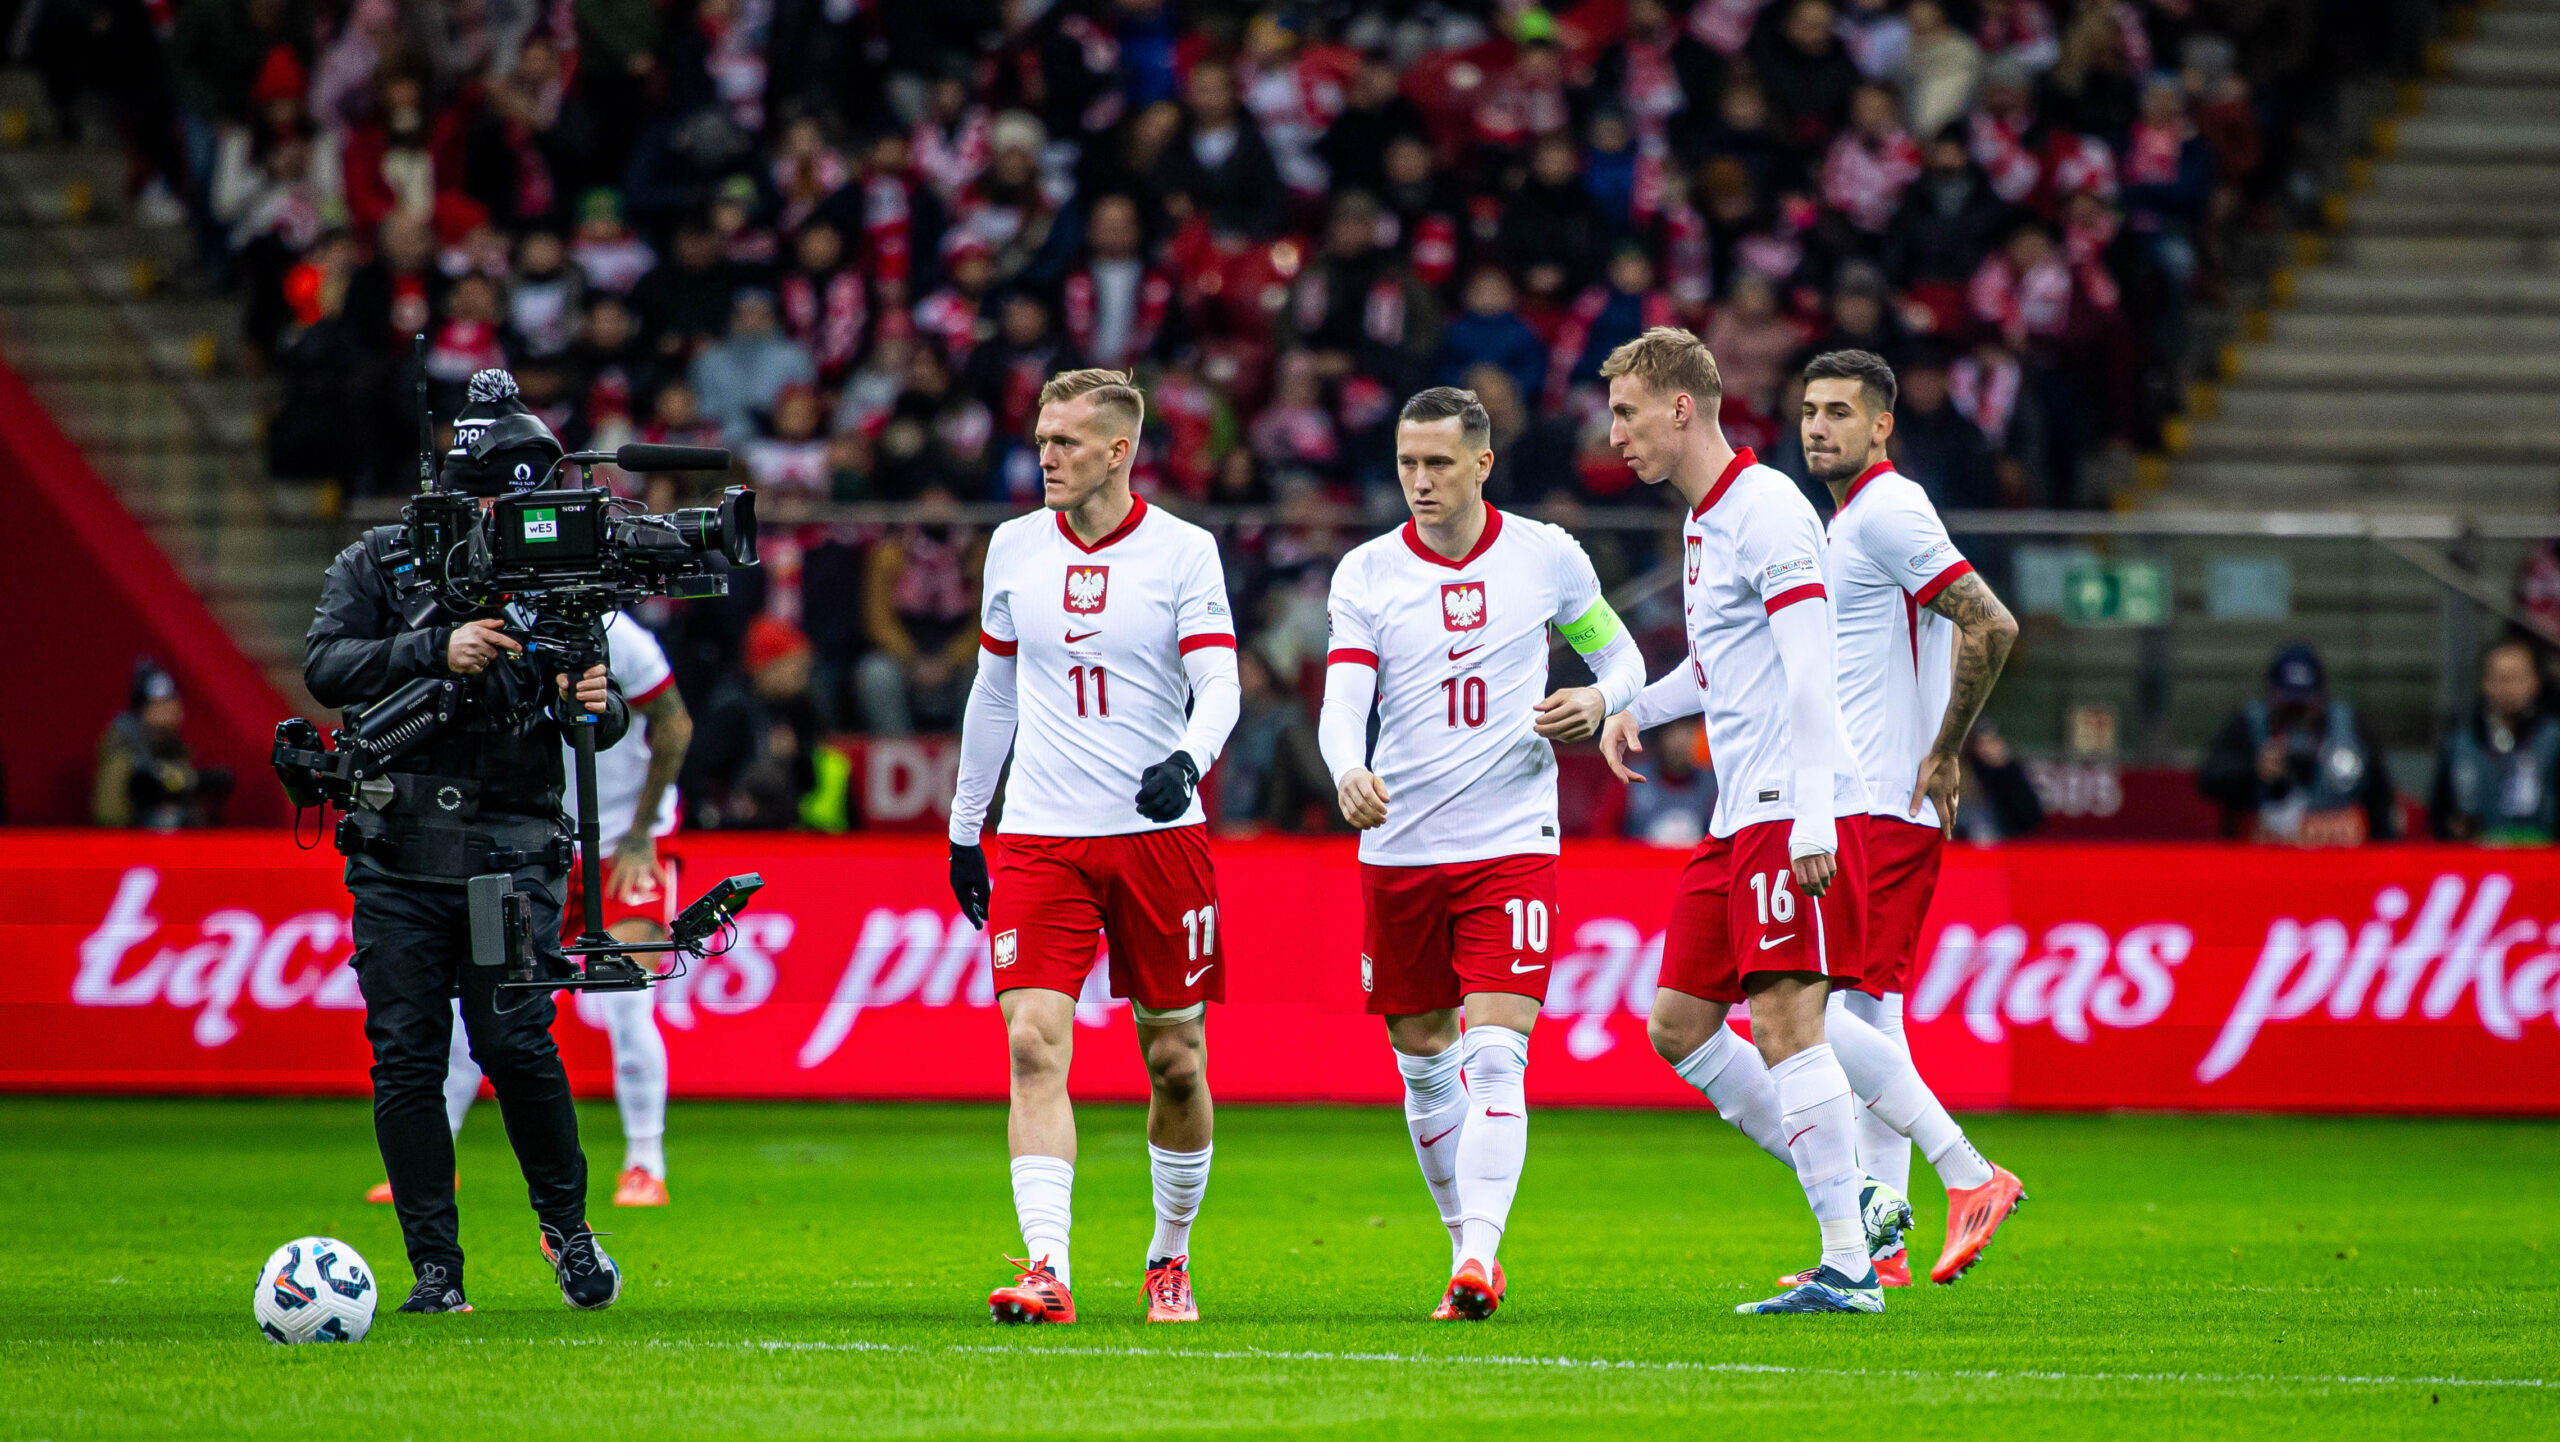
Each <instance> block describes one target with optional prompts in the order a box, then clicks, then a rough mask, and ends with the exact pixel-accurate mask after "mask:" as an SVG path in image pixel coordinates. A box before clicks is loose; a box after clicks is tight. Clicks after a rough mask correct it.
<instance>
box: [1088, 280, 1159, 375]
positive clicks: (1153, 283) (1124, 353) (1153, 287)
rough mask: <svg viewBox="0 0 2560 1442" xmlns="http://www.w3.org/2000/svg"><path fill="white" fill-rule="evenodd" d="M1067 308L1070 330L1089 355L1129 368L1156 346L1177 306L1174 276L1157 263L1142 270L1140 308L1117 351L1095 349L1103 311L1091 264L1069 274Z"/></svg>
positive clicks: (1091, 358) (1109, 365) (1093, 360)
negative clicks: (1167, 319)
mask: <svg viewBox="0 0 2560 1442" xmlns="http://www.w3.org/2000/svg"><path fill="white" fill-rule="evenodd" d="M1062 299H1063V301H1064V307H1065V310H1066V321H1067V334H1068V336H1069V337H1071V338H1072V339H1073V340H1074V341H1075V343H1076V349H1077V350H1080V351H1082V352H1084V355H1085V359H1086V360H1087V361H1088V362H1090V363H1091V364H1093V365H1098V366H1100V367H1102V368H1103V369H1105V370H1127V369H1128V368H1129V363H1130V361H1131V360H1133V359H1134V358H1136V357H1138V356H1142V355H1145V354H1146V353H1147V352H1148V351H1150V350H1153V349H1154V348H1155V343H1156V337H1157V336H1159V335H1162V334H1163V333H1164V318H1165V315H1166V313H1167V312H1169V311H1171V310H1172V309H1173V277H1172V276H1169V275H1167V274H1165V273H1164V272H1163V271H1160V270H1157V269H1156V268H1155V267H1153V266H1149V267H1147V269H1146V270H1145V271H1143V272H1141V273H1140V275H1139V277H1138V294H1137V300H1136V311H1135V313H1134V314H1132V315H1131V316H1130V317H1129V332H1128V334H1127V335H1126V336H1125V337H1123V338H1122V342H1121V346H1120V351H1119V353H1118V354H1116V355H1104V354H1102V353H1101V352H1100V351H1097V350H1095V349H1094V344H1093V340H1094V327H1095V326H1096V325H1097V324H1098V323H1099V322H1100V320H1101V315H1102V300H1101V292H1100V290H1099V288H1098V287H1096V286H1095V285H1094V283H1093V271H1092V269H1091V268H1090V267H1087V268H1086V269H1083V270H1079V271H1076V272H1075V273H1073V274H1072V275H1069V276H1068V277H1067V283H1066V287H1065V291H1064V295H1063V297H1062Z"/></svg>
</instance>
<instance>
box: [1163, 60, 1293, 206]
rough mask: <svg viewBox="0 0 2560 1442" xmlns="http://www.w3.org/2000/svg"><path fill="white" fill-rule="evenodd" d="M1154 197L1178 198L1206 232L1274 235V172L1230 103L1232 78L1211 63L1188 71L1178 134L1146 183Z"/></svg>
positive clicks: (1258, 137)
mask: <svg viewBox="0 0 2560 1442" xmlns="http://www.w3.org/2000/svg"><path fill="white" fill-rule="evenodd" d="M1151 179H1152V181H1153V188H1154V189H1155V191H1156V192H1157V193H1158V194H1160V195H1166V196H1180V197H1182V200H1183V208H1184V209H1185V210H1186V211H1197V212H1198V213H1199V214H1201V215H1202V216H1205V217H1206V218H1207V219H1208V221H1209V223H1210V225H1212V226H1214V227H1217V228H1219V229H1224V230H1234V231H1240V232H1242V233H1244V234H1246V235H1253V236H1268V235H1270V234H1271V233H1272V232H1274V231H1275V230H1277V229H1278V228H1279V223H1280V214H1281V200H1282V195H1283V193H1282V190H1281V183H1280V170H1279V167H1278V166H1277V165H1275V164H1274V163H1273V162H1272V158H1271V150H1270V147H1269V146H1267V145H1265V144H1264V143H1263V139H1262V129H1261V127H1260V126H1258V125H1256V124H1255V123H1254V119H1253V117H1252V116H1250V115H1248V114H1246V113H1245V112H1244V109H1243V108H1242V106H1240V105H1239V104H1238V103H1237V99H1236V77H1235V71H1234V70H1233V69H1232V68H1230V67H1229V66H1226V65H1224V64H1221V63H1219V62H1217V61H1214V60H1203V61H1201V62H1199V63H1197V64H1194V65H1193V66H1192V67H1191V78H1190V81H1189V82H1188V83H1187V84H1186V85H1185V87H1184V92H1183V116H1182V128H1181V130H1180V131H1179V132H1178V133H1177V134H1176V135H1175V137H1174V139H1173V142H1172V144H1170V145H1169V146H1167V147H1166V149H1165V151H1164V153H1163V155H1162V156H1161V157H1159V158H1158V160H1157V162H1156V168H1155V173H1154V175H1153V176H1152V177H1151Z"/></svg>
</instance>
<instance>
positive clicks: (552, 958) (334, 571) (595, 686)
mask: <svg viewBox="0 0 2560 1442" xmlns="http://www.w3.org/2000/svg"><path fill="white" fill-rule="evenodd" d="M470 398H471V402H470V404H469V405H467V406H466V407H465V408H464V409H463V411H462V413H461V414H459V415H457V416H456V417H455V420H454V431H455V437H456V448H455V450H454V452H453V453H451V454H449V455H448V456H447V457H446V462H445V466H444V473H443V478H442V482H441V483H442V485H443V486H444V487H445V488H446V489H447V490H451V491H458V492H462V493H465V494H470V495H475V496H479V497H481V498H482V501H481V509H482V511H483V512H484V513H485V512H486V510H487V509H488V507H489V505H490V503H491V501H492V500H494V498H495V497H496V496H498V495H499V494H501V493H503V492H505V491H506V490H508V489H510V488H514V489H532V488H534V487H536V486H538V485H540V484H541V483H542V481H543V480H544V478H546V477H547V476H548V475H549V474H550V473H551V468H552V466H553V464H554V463H556V462H557V461H558V459H559V457H560V454H561V449H560V444H559V442H558V440H556V439H555V438H553V437H552V435H551V433H550V431H549V429H548V428H547V427H545V426H543V425H542V423H541V422H540V421H539V420H536V419H535V418H534V417H532V416H531V415H530V414H528V413H527V412H526V411H525V408H524V406H523V404H522V402H521V401H519V400H518V399H517V398H516V396H515V386H514V382H513V380H512V379H511V378H509V377H508V376H507V375H506V373H505V372H504V371H483V372H481V373H480V374H478V375H475V376H473V377H472V378H471V382H470ZM407 545H408V541H407V535H406V532H405V530H404V528H403V527H400V526H377V527H375V528H373V529H372V530H370V531H367V532H366V533H365V534H364V536H363V537H362V538H361V539H359V540H357V541H356V543H355V544H353V545H351V546H349V547H347V548H346V550H344V551H342V552H340V553H339V554H338V557H337V559H336V560H335V561H333V562H332V563H331V564H330V566H329V574H328V578H327V580H326V581H325V582H324V583H323V585H322V589H321V594H320V604H319V610H318V614H317V615H316V616H315V617H314V618H313V620H312V623H311V630H310V633H309V635H308V636H307V638H306V653H305V659H304V661H303V670H302V674H303V680H304V682H305V683H306V684H308V685H309V686H310V688H311V694H312V695H313V696H314V697H315V698H317V699H318V700H319V701H320V703H321V704H322V705H324V706H336V707H361V706H368V705H371V704H373V703H376V702H379V701H382V700H384V699H386V698H388V697H391V696H392V695H393V694H394V693H396V692H399V691H401V690H402V689H403V688H404V687H410V686H414V685H416V684H417V683H419V682H422V681H424V682H445V681H452V682H458V683H459V693H460V694H459V705H458V706H457V707H456V708H455V710H454V714H453V716H452V719H451V721H450V722H449V723H448V724H446V725H445V726H443V727H442V728H441V729H440V730H438V731H437V732H436V733H435V734H434V735H433V736H432V738H431V739H429V740H426V741H424V742H423V743H420V744H419V745H418V747H417V749H416V750H415V751H413V752H410V753H408V754H407V755H405V756H404V757H403V759H402V760H401V762H400V763H399V764H400V768H401V769H400V770H399V771H397V772H395V773H393V774H392V775H391V776H390V777H388V778H387V779H388V780H389V781H390V783H391V784H390V785H389V786H388V787H375V788H373V789H371V790H369V791H368V792H367V793H366V797H367V799H366V801H365V804H363V805H360V806H359V807H358V808H357V809H356V810H353V811H350V812H348V813H347V814H346V815H345V816H344V817H343V818H342V819H341V820H340V822H339V825H338V830H337V840H338V849H339V850H340V851H341V852H343V853H344V854H345V855H346V857H347V868H346V883H347V890H348V891H349V893H351V894H352V895H353V897H354V898H355V919H354V924H353V928H352V930H353V935H354V940H355V945H356V950H355V956H354V957H353V959H352V960H351V963H350V964H351V965H353V966H354V967H355V968H356V976H357V980H358V982H359V984H360V986H361V989H362V991H363V994H364V1001H365V1039H366V1041H368V1042H369V1043H371V1045H372V1047H373V1122H374V1135H375V1138H376V1140H377V1141H378V1142H379V1143H380V1145H381V1148H382V1161H383V1165H384V1167H385V1168H386V1169H387V1170H388V1172H389V1174H390V1179H391V1189H392V1199H393V1202H394V1204H395V1206H396V1207H397V1209H398V1212H399V1217H400V1232H401V1236H402V1239H403V1240H404V1241H405V1242H406V1244H407V1246H408V1252H409V1261H410V1265H411V1267H412V1268H413V1269H414V1270H415V1272H416V1276H417V1283H416V1286H415V1287H414V1289H413V1290H412V1291H411V1292H410V1293H409V1297H408V1300H407V1301H405V1302H403V1303H402V1304H401V1306H400V1310H401V1311H403V1312H467V1311H469V1310H470V1309H471V1307H470V1303H469V1302H467V1301H466V1300H464V1294H463V1276H462V1242H461V1234H460V1226H459V1216H458V1213H457V1212H456V1210H455V1207H454V1199H453V1176H454V1171H453V1134H452V1133H451V1132H450V1131H449V1130H448V1129H447V1121H446V1115H445V1097H444V1080H445V1067H446V1060H447V1057H448V1054H449V1052H450V1049H451V1048H450V1041H451V1037H452V1028H453V1025H454V1008H453V1005H452V999H453V998H454V997H455V996H456V995H457V994H459V996H460V997H461V1002H462V1005H461V1020H462V1025H463V1026H464V1028H465V1029H466V1030H467V1031H468V1033H469V1036H470V1042H471V1055H472V1056H473V1058H474V1059H476V1060H477V1061H478V1063H479V1064H480V1066H481V1068H482V1069H483V1070H484V1071H486V1072H487V1073H488V1077H489V1080H490V1082H491V1083H492V1084H493V1085H494V1086H495V1087H496V1088H497V1093H498V1106H499V1109H500V1110H501V1111H502V1112H503V1113H504V1114H505V1116H506V1122H507V1138H508V1140H509V1142H511V1143H512V1144H513V1145H514V1147H515V1151H516V1158H517V1160H518V1161H519V1162H520V1163H521V1164H522V1166H523V1168H524V1177H525V1182H526V1185H527V1188H528V1190H529V1192H530V1193H531V1198H532V1202H533V1209H534V1213H535V1215H536V1216H537V1218H539V1220H540V1222H541V1227H542V1250H543V1253H544V1255H545V1257H546V1258H547V1259H548V1260H549V1261H550V1263H551V1265H552V1268H553V1271H554V1274H555V1276H556V1278H557V1280H558V1282H559V1284H560V1293H561V1296H562V1297H563V1298H565V1299H566V1300H567V1301H568V1303H569V1305H570V1306H572V1307H576V1308H581V1309H588V1308H596V1307H605V1306H610V1305H611V1304H612V1303H613V1301H614V1299H615V1298H617V1297H619V1296H620V1295H621V1292H622V1277H621V1274H620V1273H619V1272H618V1271H617V1270H616V1269H615V1267H614V1265H613V1262H612V1259H611V1258H609V1257H607V1256H606V1255H605V1253H604V1251H603V1249H602V1248H601V1247H599V1246H597V1245H596V1240H595V1234H594V1232H592V1231H591V1230H589V1228H588V1226H587V1222H586V1196H587V1160H586V1156H585V1155H584V1154H583V1153H582V1152H581V1151H580V1150H579V1149H578V1117H577V1111H576V1109H575V1108H574V1107H573V1105H572V1104H571V1101H570V1096H569V1077H568V1073H567V1072H566V1070H564V1069H563V1067H562V1066H561V1063H560V1054H559V1051H558V1049H557V1048H556V1047H555V1046H554V1045H553V1042H552V1038H551V1022H552V1018H553V1015H554V1007H553V1003H552V999H551V996H550V994H548V993H545V992H527V993H514V994H511V995H510V996H502V994H501V993H499V992H498V990H497V986H498V983H499V981H500V980H501V979H502V976H501V968H498V967H495V966H478V965H474V964H473V962H472V945H471V918H470V912H469V907H468V903H467V900H466V893H465V883H466V881H467V880H468V879H469V878H470V877H472V876H475V875H482V874H487V873H491V872H509V873H512V874H513V876H514V878H515V881H514V886H515V890H516V891H517V892H519V893H522V894H526V895H529V896H530V897H531V899H532V906H533V934H534V938H535V943H536V946H537V948H538V949H539V953H540V963H541V964H543V965H545V966H546V967H547V968H548V969H549V971H550V972H551V974H554V975H565V974H566V971H567V966H566V962H565V960H564V958H563V957H562V956H561V954H560V951H559V946H558V942H557V940H556V938H557V937H558V935H559V931H560V913H561V904H562V899H563V894H564V893H563V886H564V883H565V881H566V878H567V873H568V865H569V857H570V852H571V847H570V845H569V837H568V835H567V833H566V832H565V830H564V829H563V824H562V808H561V791H562V786H563V781H564V774H563V771H562V767H561V760H560V758H561V745H562V741H563V739H564V737H565V736H566V735H567V732H566V730H565V725H566V724H568V723H569V722H571V721H572V720H574V722H575V724H581V725H592V726H594V727H595V728H596V747H597V749H598V750H603V749H605V748H607V747H610V746H612V745H613V744H614V743H615V742H616V741H619V740H621V739H622V735H623V732H624V731H625V730H626V729H628V727H629V724H630V710H629V708H628V706H626V705H625V703H624V701H623V699H622V696H621V695H620V693H619V691H618V690H617V689H616V688H615V687H614V686H613V685H612V683H611V682H610V680H609V678H608V676H607V674H606V670H605V668H604V667H603V666H601V665H598V666H591V667H589V668H587V670H586V672H585V674H584V675H582V676H578V677H571V676H568V675H566V674H564V673H560V672H556V671H554V670H552V669H551V668H550V666H549V665H547V664H544V665H535V664H532V663H531V662H530V661H529V660H528V658H527V657H526V656H525V647H524V644H523V643H522V642H521V641H519V640H518V639H517V638H516V637H515V636H513V635H510V634H508V630H509V628H510V627H513V628H515V629H519V630H521V629H523V628H524V627H526V626H528V625H529V624H530V620H531V618H530V617H529V616H526V615H523V614H521V613H520V612H518V611H516V610H514V609H512V608H511V609H510V610H509V611H507V612H499V611H478V610H474V611H458V610H455V609H453V606H454V603H453V602H452V601H450V600H448V599H445V598H442V597H440V596H439V595H437V594H436V593H433V592H417V593H413V594H410V595H405V596H404V595H403V594H402V589H401V585H402V577H401V575H400V574H399V573H398V572H395V570H394V566H395V565H396V564H402V563H405V560H406V556H407ZM404 606H405V611H404Z"/></svg>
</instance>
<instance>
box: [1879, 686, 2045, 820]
mask: <svg viewBox="0 0 2560 1442" xmlns="http://www.w3.org/2000/svg"><path fill="white" fill-rule="evenodd" d="M1964 760H1965V768H1964V779H1965V787H1964V791H1963V793H1962V794H1961V795H1959V796H1958V797H1957V798H1956V835H1958V836H1961V837H1963V838H1964V839H1965V840H1967V841H1970V842H1972V843H1973V844H1975V845H1976V846H1988V845H1990V844H1991V843H1993V842H1995V841H2014V840H2016V839H2017V838H2019V837H2022V836H2032V835H2034V834H2035V833H2036V831H2037V829H2038V828H2040V827H2042V826H2043V825H2044V801H2043V799H2042V798H2040V797H2038V796H2037V795H2036V784H2035V782H2034V780H2033V779H2031V778H2030V777H2029V776H2028V775H2027V767H2026V763H2025V762H2023V761H2020V760H2019V759H2018V754H2017V753H2016V752H2015V751H2012V750H2011V749H2009V742H2008V739H2007V738H2006V737H2004V736H2002V735H2001V734H2000V728H1999V727H1997V726H1995V725H1993V724H1992V721H1991V718H1990V717H1988V716H1985V717H1983V718H1981V719H1979V720H1977V721H1975V722H1974V723H1973V734H1971V735H1969V736H1967V737H1965V738H1964ZM1904 799H1905V800H1906V801H1907V800H1908V799H1909V798H1908V797H1906V798H1904Z"/></svg>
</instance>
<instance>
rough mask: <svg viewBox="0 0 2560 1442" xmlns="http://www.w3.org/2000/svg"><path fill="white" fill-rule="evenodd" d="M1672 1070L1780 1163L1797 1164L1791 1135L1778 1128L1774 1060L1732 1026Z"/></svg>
mask: <svg viewBox="0 0 2560 1442" xmlns="http://www.w3.org/2000/svg"><path fill="white" fill-rule="evenodd" d="M1671 1069H1672V1070H1673V1071H1675V1072H1678V1073H1679V1074H1680V1079H1681V1080H1682V1081H1684V1082H1687V1083H1688V1084H1689V1085H1691V1086H1693V1087H1696V1088H1697V1089H1698V1090H1699V1091H1700V1092H1701V1093H1703V1094H1704V1095H1705V1096H1706V1099H1707V1100H1708V1101H1710V1102H1712V1103H1714V1104H1715V1109H1716V1115H1717V1116H1720V1117H1722V1118H1724V1119H1725V1120H1726V1121H1729V1122H1731V1123H1733V1125H1734V1127H1735V1129H1736V1130H1738V1131H1740V1132H1741V1133H1742V1134H1743V1135H1744V1136H1746V1137H1749V1138H1751V1140H1752V1142H1753V1143H1754V1144H1756V1145H1757V1146H1758V1147H1759V1148H1760V1150H1762V1151H1764V1152H1767V1153H1768V1154H1769V1155H1771V1156H1773V1157H1776V1158H1777V1159H1778V1163H1779V1165H1781V1166H1785V1167H1789V1168H1793V1167H1794V1166H1795V1164H1796V1159H1795V1158H1794V1157H1793V1156H1791V1155H1789V1154H1788V1152H1787V1138H1786V1133H1784V1132H1782V1131H1780V1130H1778V1120H1779V1119H1778V1090H1777V1088H1776V1087H1774V1086H1772V1085H1770V1082H1769V1064H1768V1063H1767V1062H1764V1061H1762V1060H1761V1059H1760V1053H1759V1052H1758V1051H1757V1050H1756V1049H1754V1048H1753V1047H1752V1045H1751V1043H1749V1042H1747V1041H1744V1040H1743V1039H1742V1038H1741V1036H1740V1035H1738V1034H1737V1033H1735V1031H1734V1030H1733V1029H1732V1028H1731V1027H1726V1026H1719V1027H1717V1028H1716V1034H1715V1035H1714V1036H1713V1037H1711V1038H1709V1039H1708V1041H1707V1044H1706V1045H1705V1046H1702V1047H1700V1048H1698V1049H1697V1050H1696V1051H1693V1052H1691V1053H1689V1056H1688V1059H1687V1060H1686V1061H1682V1062H1680V1063H1678V1064H1677V1065H1675V1066H1673V1067H1672V1068H1671Z"/></svg>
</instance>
